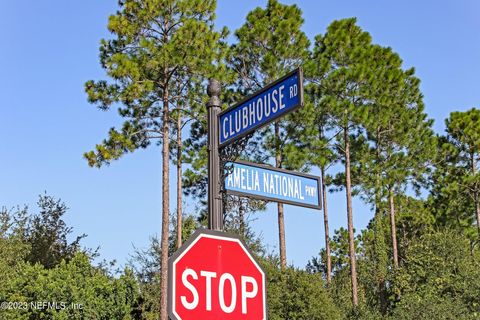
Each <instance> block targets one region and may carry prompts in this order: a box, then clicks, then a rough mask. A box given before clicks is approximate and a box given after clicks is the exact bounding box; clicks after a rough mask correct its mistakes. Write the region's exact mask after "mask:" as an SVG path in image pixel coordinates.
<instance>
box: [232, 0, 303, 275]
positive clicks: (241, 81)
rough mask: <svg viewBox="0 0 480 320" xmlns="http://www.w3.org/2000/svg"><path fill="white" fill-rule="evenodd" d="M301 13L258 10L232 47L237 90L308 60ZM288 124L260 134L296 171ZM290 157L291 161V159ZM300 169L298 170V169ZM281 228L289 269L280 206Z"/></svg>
mask: <svg viewBox="0 0 480 320" xmlns="http://www.w3.org/2000/svg"><path fill="white" fill-rule="evenodd" d="M302 24H303V18H302V12H301V10H300V9H299V8H298V7H297V6H296V5H290V6H288V5H283V4H281V3H279V2H278V1H277V0H269V1H268V3H267V6H266V8H265V9H263V8H260V7H258V8H256V9H254V10H252V11H251V12H250V13H249V14H248V15H247V18H246V22H245V23H244V24H243V26H241V27H240V28H239V29H238V30H237V31H236V32H235V36H236V37H237V39H238V43H237V44H235V45H234V46H233V48H232V51H233V52H232V57H233V60H232V63H231V64H232V67H233V69H234V70H235V71H236V72H237V73H238V75H239V78H238V83H237V85H238V87H239V89H240V91H241V92H242V93H244V94H247V93H250V92H253V91H255V90H257V89H259V88H261V87H263V86H264V85H266V84H268V83H271V82H273V81H274V80H276V79H278V78H280V77H281V76H283V75H285V74H286V73H288V72H289V71H291V70H293V69H294V68H296V67H299V66H301V65H302V64H303V62H304V61H305V60H306V59H307V58H308V46H309V40H308V38H307V37H306V35H305V33H303V32H302V31H301V29H300V28H301V26H302ZM287 127H288V121H277V122H275V125H274V131H273V132H272V131H271V128H268V129H267V130H263V131H261V136H265V138H262V142H263V143H262V144H263V147H264V148H265V149H266V150H267V151H268V152H269V153H270V155H271V157H273V158H274V159H275V166H276V167H278V168H282V167H283V168H291V169H293V168H294V165H295V164H294V163H289V162H290V161H289V160H288V159H289V155H285V154H284V152H285V151H284V150H287V149H289V150H290V152H291V154H292V157H293V154H295V153H297V152H298V151H299V150H298V149H296V148H295V147H294V144H289V147H287V144H288V137H287V134H288V131H289V130H288V128H287ZM292 157H290V158H292ZM295 169H298V168H295ZM277 209H278V228H279V249H280V261H281V264H280V265H281V266H282V267H283V268H285V267H286V264H287V258H286V248H285V222H284V209H283V205H282V204H280V203H279V204H278V206H277Z"/></svg>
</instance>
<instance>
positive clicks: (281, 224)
mask: <svg viewBox="0 0 480 320" xmlns="http://www.w3.org/2000/svg"><path fill="white" fill-rule="evenodd" d="M279 139H280V125H279V123H278V121H277V122H275V141H276V142H277V147H276V148H277V150H276V155H275V166H276V167H277V168H280V167H281V166H282V153H281V150H279V148H278V141H279ZM277 209H278V244H279V247H280V248H279V249H280V267H281V268H283V269H285V268H286V267H287V249H286V245H285V218H284V214H283V204H282V203H278V204H277Z"/></svg>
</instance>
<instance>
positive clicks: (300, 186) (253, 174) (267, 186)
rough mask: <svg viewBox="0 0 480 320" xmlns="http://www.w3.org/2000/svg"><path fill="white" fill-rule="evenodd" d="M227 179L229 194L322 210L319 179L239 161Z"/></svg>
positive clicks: (235, 163) (234, 163)
mask: <svg viewBox="0 0 480 320" xmlns="http://www.w3.org/2000/svg"><path fill="white" fill-rule="evenodd" d="M230 164H233V171H232V172H230V173H229V174H228V175H227V177H226V178H225V189H226V191H227V193H230V194H234V195H238V196H246V197H252V198H256V199H260V200H267V201H276V202H282V203H286V204H293V205H297V206H303V207H307V208H314V209H321V208H322V203H321V198H320V188H321V185H320V178H319V177H316V176H312V175H308V174H304V173H299V172H293V171H288V170H284V169H279V168H274V167H270V166H266V165H261V164H256V163H250V162H244V161H237V162H233V163H230Z"/></svg>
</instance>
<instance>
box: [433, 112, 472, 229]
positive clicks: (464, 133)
mask: <svg viewBox="0 0 480 320" xmlns="http://www.w3.org/2000/svg"><path fill="white" fill-rule="evenodd" d="M445 123H446V126H447V128H446V131H447V136H446V137H443V138H441V139H440V141H441V146H440V148H441V152H439V154H440V155H441V156H443V159H441V161H440V162H439V165H438V168H437V172H436V181H435V182H436V185H437V184H440V186H441V187H440V188H439V187H436V185H435V187H434V190H433V197H434V199H435V202H436V205H437V206H438V207H439V208H440V207H443V210H437V213H438V212H439V211H440V212H442V214H445V215H447V216H446V217H445V218H444V219H445V221H444V223H449V222H448V221H450V220H451V221H452V222H454V221H456V223H457V224H459V225H460V227H462V228H465V229H467V230H468V229H469V228H470V227H471V226H472V223H473V221H476V228H477V237H480V199H479V196H480V174H479V172H478V162H479V159H480V130H479V128H480V110H479V109H476V108H472V109H470V110H468V111H465V112H452V113H451V114H450V117H449V118H448V119H447V120H446V121H445ZM462 213H463V214H462Z"/></svg>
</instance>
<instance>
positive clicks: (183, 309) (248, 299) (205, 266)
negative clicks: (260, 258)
mask: <svg viewBox="0 0 480 320" xmlns="http://www.w3.org/2000/svg"><path fill="white" fill-rule="evenodd" d="M168 265H169V271H168V279H169V285H168V289H169V294H168V300H169V303H168V306H169V315H170V319H172V320H210V319H212V320H220V319H228V320H265V319H267V312H266V308H267V305H266V292H265V290H266V286H265V272H264V271H263V270H262V268H261V267H260V265H259V264H258V262H257V261H256V260H255V258H254V257H253V255H252V254H251V252H250V251H249V250H248V248H247V246H246V245H245V243H244V242H243V241H242V240H240V238H239V237H238V236H234V235H230V234H227V233H224V232H218V231H213V230H197V231H196V232H195V233H194V234H193V235H192V236H191V237H190V238H189V239H188V241H187V242H185V244H183V245H182V247H181V248H180V249H179V250H178V251H177V252H175V253H174V254H173V255H172V256H171V257H170V259H169V263H168Z"/></svg>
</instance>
